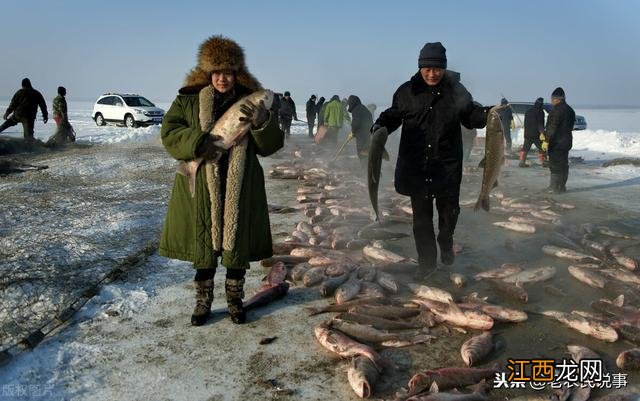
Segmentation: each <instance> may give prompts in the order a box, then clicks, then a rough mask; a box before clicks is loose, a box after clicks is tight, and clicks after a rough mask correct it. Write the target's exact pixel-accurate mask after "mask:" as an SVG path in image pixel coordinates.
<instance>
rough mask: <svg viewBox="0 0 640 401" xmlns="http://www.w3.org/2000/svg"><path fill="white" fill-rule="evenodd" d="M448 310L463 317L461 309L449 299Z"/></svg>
mask: <svg viewBox="0 0 640 401" xmlns="http://www.w3.org/2000/svg"><path fill="white" fill-rule="evenodd" d="M449 308H451V310H453V312H454V313H456V314H462V315H464V312H463V311H462V309H460V307H459V306H458V305H456V303H455V302H453V300H451V299H450V300H449Z"/></svg>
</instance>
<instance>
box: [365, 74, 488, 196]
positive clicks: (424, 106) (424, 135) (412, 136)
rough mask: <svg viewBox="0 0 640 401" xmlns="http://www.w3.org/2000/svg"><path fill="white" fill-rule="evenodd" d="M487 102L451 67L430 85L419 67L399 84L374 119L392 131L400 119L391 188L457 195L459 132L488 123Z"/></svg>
mask: <svg viewBox="0 0 640 401" xmlns="http://www.w3.org/2000/svg"><path fill="white" fill-rule="evenodd" d="M488 111H489V107H482V106H480V105H479V104H478V103H475V104H474V102H473V98H472V97H471V95H470V94H469V92H468V91H467V89H466V88H465V87H464V86H463V85H462V84H461V83H460V82H458V81H457V80H456V78H455V76H453V75H452V74H451V73H450V72H449V71H447V72H446V73H445V76H444V77H443V78H442V80H441V81H440V83H439V84H438V85H437V86H433V87H431V86H428V85H427V84H426V83H425V81H424V79H423V78H422V76H421V75H420V72H418V73H416V74H415V75H414V76H413V77H412V78H411V79H410V80H409V81H407V82H405V83H404V84H402V85H401V86H400V87H399V88H398V89H397V90H396V92H395V94H394V95H393V103H392V105H391V107H390V108H388V109H387V110H385V111H384V112H382V113H381V114H380V117H378V119H377V120H376V124H378V125H380V126H384V127H386V128H387V129H388V130H389V133H392V132H393V131H395V130H396V129H398V128H399V127H400V125H402V133H401V136H400V149H399V153H398V160H397V163H396V171H395V181H394V182H395V188H396V191H398V193H400V194H403V195H408V196H414V195H416V196H417V195H434V196H438V197H456V198H457V197H459V196H460V182H461V181H462V134H461V131H460V124H463V125H464V126H465V127H467V128H482V127H484V126H485V125H486V121H487V113H488Z"/></svg>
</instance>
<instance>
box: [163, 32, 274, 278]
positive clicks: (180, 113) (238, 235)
mask: <svg viewBox="0 0 640 401" xmlns="http://www.w3.org/2000/svg"><path fill="white" fill-rule="evenodd" d="M229 49H230V50H229ZM225 51H226V53H231V55H229V54H225ZM238 52H239V53H240V54H241V55H242V56H243V54H242V50H241V48H240V47H239V46H238V45H237V44H235V42H233V41H230V40H229V39H225V38H221V37H213V38H211V39H209V40H208V41H206V42H205V43H204V44H203V45H202V46H201V52H200V60H199V64H198V67H196V68H194V69H193V70H192V71H191V72H190V73H189V74H188V75H187V78H186V81H185V86H184V87H183V88H181V89H180V91H179V93H178V96H177V97H176V99H175V100H174V101H173V103H172V105H171V107H170V108H169V110H168V111H167V113H166V114H165V116H164V119H163V122H162V128H161V131H160V135H161V138H162V143H163V145H164V146H165V148H166V149H167V151H168V152H169V154H170V155H171V156H173V157H174V158H175V159H176V160H191V159H194V158H195V157H196V155H195V153H196V148H197V147H198V145H199V144H200V142H201V141H202V140H203V139H204V136H205V135H208V133H204V132H202V131H203V130H202V127H203V126H210V125H211V124H213V123H214V122H215V118H216V116H220V115H221V114H222V112H223V111H224V109H221V107H227V108H228V107H230V106H231V104H232V103H233V102H227V103H226V104H225V105H224V106H223V105H220V104H216V99H219V98H220V97H219V96H216V92H215V91H214V90H213V87H212V86H211V79H210V73H211V71H212V68H219V67H220V64H223V66H224V67H223V68H228V67H231V68H232V69H233V70H234V71H236V84H235V86H234V89H233V91H235V97H236V98H240V97H242V96H244V95H247V94H249V93H252V92H254V91H256V90H259V89H261V86H260V84H259V82H258V81H257V80H256V79H255V78H254V77H253V76H252V75H251V74H250V73H249V72H248V70H247V69H246V67H245V65H244V57H237V56H238V54H237V53H238ZM203 54H204V55H203ZM203 57H204V58H205V60H204V61H203V60H202V58H203ZM212 60H213V62H214V63H212V62H211V61H212ZM229 60H231V61H232V62H230V63H228V64H225V62H228V61H229ZM234 60H235V61H234ZM238 60H239V61H238ZM207 61H208V62H209V65H208V64H207ZM216 63H218V64H216ZM211 64H212V65H213V67H211ZM283 144H284V133H283V132H282V131H281V130H280V129H279V128H278V124H277V118H275V116H274V115H273V113H270V116H269V120H268V122H267V123H266V125H265V126H264V127H263V128H261V129H256V130H254V129H252V130H250V131H249V133H248V134H247V140H246V141H242V142H241V143H240V144H237V145H235V146H234V147H232V148H231V149H230V150H229V152H228V157H225V158H223V160H221V161H219V162H216V163H213V162H203V163H202V164H201V165H200V167H199V169H198V171H197V174H196V190H195V196H194V197H192V196H191V193H190V190H189V184H188V179H187V177H184V176H182V175H180V174H176V176H175V179H174V186H173V190H172V193H171V198H170V200H169V205H168V208H167V214H166V217H165V222H164V227H163V231H162V237H161V239H160V249H159V253H160V255H162V256H166V257H170V258H173V259H180V260H185V261H190V262H193V266H194V267H196V268H212V267H216V266H217V265H218V262H217V257H218V256H222V264H223V265H224V266H225V267H228V268H245V269H247V268H249V262H250V261H256V260H260V259H264V258H267V257H270V256H271V255H272V254H273V250H272V242H271V230H270V224H269V212H268V209H267V197H266V191H265V187H264V173H263V170H262V167H261V166H260V163H259V162H258V158H257V156H258V155H259V156H268V155H270V154H272V153H274V152H275V151H277V150H278V149H280V148H281V147H282V146H283ZM214 182H222V185H221V186H217V185H212V183H214ZM220 188H221V189H220ZM216 222H218V223H216Z"/></svg>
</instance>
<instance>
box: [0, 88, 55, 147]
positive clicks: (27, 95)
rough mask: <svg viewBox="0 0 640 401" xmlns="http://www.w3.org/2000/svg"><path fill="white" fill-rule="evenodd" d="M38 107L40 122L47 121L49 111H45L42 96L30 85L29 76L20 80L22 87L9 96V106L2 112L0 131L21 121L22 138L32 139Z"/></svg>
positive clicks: (45, 107) (45, 105) (45, 104)
mask: <svg viewBox="0 0 640 401" xmlns="http://www.w3.org/2000/svg"><path fill="white" fill-rule="evenodd" d="M38 107H40V112H41V113H42V122H44V123H45V124H46V123H47V121H49V113H48V112H47V103H46V102H45V101H44V97H42V94H41V93H40V92H38V91H37V90H35V89H33V86H31V81H30V80H29V78H24V79H23V80H22V88H21V89H19V90H18V91H17V92H16V93H15V94H14V95H13V97H12V98H11V103H9V107H8V108H7V110H6V111H5V112H4V120H5V121H4V123H2V125H0V132H2V131H4V130H5V129H7V128H9V127H13V126H15V125H18V123H22V130H23V135H24V139H25V140H26V141H34V140H35V138H34V136H33V134H34V132H33V131H34V126H35V121H36V114H37V113H38Z"/></svg>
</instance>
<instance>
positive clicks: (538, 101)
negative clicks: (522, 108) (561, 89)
mask: <svg viewBox="0 0 640 401" xmlns="http://www.w3.org/2000/svg"><path fill="white" fill-rule="evenodd" d="M543 102H544V99H543V98H541V97H539V98H537V99H536V104H542V103H543Z"/></svg>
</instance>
